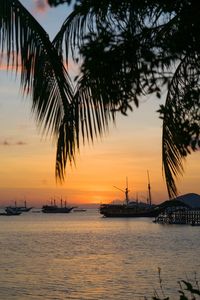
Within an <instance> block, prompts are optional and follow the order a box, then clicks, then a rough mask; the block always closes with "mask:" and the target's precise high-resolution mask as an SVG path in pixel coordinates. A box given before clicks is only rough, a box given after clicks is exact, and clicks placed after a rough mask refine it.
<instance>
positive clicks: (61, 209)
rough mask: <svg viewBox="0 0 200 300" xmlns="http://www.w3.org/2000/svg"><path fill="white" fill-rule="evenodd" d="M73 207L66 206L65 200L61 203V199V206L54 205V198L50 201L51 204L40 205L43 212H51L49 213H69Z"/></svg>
mask: <svg viewBox="0 0 200 300" xmlns="http://www.w3.org/2000/svg"><path fill="white" fill-rule="evenodd" d="M73 208H75V207H74V206H67V205H66V201H65V203H64V205H63V203H62V199H61V206H57V205H56V202H55V200H54V202H53V203H52V201H51V204H50V205H43V207H42V212H43V213H48V214H49V213H51V214H56V213H64V214H66V213H69V212H70V211H72V209H73Z"/></svg>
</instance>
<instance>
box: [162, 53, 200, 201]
mask: <svg viewBox="0 0 200 300" xmlns="http://www.w3.org/2000/svg"><path fill="white" fill-rule="evenodd" d="M199 71H200V57H199V56H197V55H195V54H193V55H190V56H186V57H185V58H184V59H183V60H182V61H181V62H180V64H179V66H178V67H177V69H176V72H175V74H174V77H173V79H172V81H171V84H170V86H169V91H168V94H167V98H166V103H165V106H163V107H162V108H161V110H160V112H161V114H162V116H163V138H162V155H163V169H164V174H165V178H166V183H167V189H168V193H169V196H170V198H173V197H175V196H177V194H178V191H177V188H176V183H175V180H176V178H177V177H178V176H179V175H182V174H183V171H184V167H183V161H184V159H185V158H186V156H187V155H188V154H190V153H191V151H195V150H197V149H198V147H199V140H200V118H199V115H200V97H199V92H200V89H199V83H200V82H199Z"/></svg>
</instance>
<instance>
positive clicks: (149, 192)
mask: <svg viewBox="0 0 200 300" xmlns="http://www.w3.org/2000/svg"><path fill="white" fill-rule="evenodd" d="M147 177H148V194H149V205H150V206H151V204H152V203H151V185H150V179H149V171H148V170H147Z"/></svg>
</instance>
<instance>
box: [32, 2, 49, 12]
mask: <svg viewBox="0 0 200 300" xmlns="http://www.w3.org/2000/svg"><path fill="white" fill-rule="evenodd" d="M33 2H34V4H35V12H36V13H45V12H46V11H47V10H48V9H49V5H48V2H47V0H33Z"/></svg>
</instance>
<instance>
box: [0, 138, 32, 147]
mask: <svg viewBox="0 0 200 300" xmlns="http://www.w3.org/2000/svg"><path fill="white" fill-rule="evenodd" d="M24 145H27V143H26V142H23V141H16V142H13V143H12V142H9V141H8V140H6V139H5V140H4V141H0V146H24Z"/></svg>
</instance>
